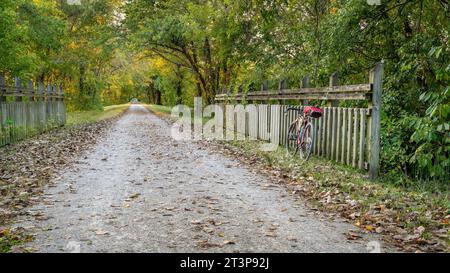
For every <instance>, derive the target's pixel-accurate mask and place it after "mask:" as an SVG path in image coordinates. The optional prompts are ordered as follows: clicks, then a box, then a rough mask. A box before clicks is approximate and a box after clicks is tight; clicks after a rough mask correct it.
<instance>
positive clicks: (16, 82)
mask: <svg viewBox="0 0 450 273" xmlns="http://www.w3.org/2000/svg"><path fill="white" fill-rule="evenodd" d="M14 93H15V95H16V99H15V100H16V101H22V98H21V97H20V78H19V77H14Z"/></svg>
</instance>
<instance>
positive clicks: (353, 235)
mask: <svg viewBox="0 0 450 273" xmlns="http://www.w3.org/2000/svg"><path fill="white" fill-rule="evenodd" d="M360 238H362V237H361V235H359V234H358V233H355V232H352V231H350V232H348V233H347V239H348V240H357V239H360Z"/></svg>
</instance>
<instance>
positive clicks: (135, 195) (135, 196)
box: [128, 193, 141, 199]
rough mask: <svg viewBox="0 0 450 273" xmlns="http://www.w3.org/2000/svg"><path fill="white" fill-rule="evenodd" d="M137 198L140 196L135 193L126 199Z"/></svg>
mask: <svg viewBox="0 0 450 273" xmlns="http://www.w3.org/2000/svg"><path fill="white" fill-rule="evenodd" d="M139 196H141V194H140V193H135V194H133V195H130V197H128V198H130V199H136V198H138V197H139Z"/></svg>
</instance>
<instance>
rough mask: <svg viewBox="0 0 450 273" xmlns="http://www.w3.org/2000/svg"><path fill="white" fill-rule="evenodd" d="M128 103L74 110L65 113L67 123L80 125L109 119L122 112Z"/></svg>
mask: <svg viewBox="0 0 450 273" xmlns="http://www.w3.org/2000/svg"><path fill="white" fill-rule="evenodd" d="M129 107H130V104H121V105H112V106H106V107H104V109H103V110H90V111H75V112H68V113H67V125H68V126H73V125H80V124H86V123H93V122H98V121H102V120H105V119H111V118H114V117H116V116H118V115H121V114H122V113H124V112H125V111H126V110H127V109H128V108H129Z"/></svg>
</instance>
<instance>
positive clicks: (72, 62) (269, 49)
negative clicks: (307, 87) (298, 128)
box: [0, 0, 450, 181]
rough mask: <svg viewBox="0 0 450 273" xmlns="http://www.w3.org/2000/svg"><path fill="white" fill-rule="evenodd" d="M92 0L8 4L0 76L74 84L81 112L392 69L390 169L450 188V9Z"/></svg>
mask: <svg viewBox="0 0 450 273" xmlns="http://www.w3.org/2000/svg"><path fill="white" fill-rule="evenodd" d="M82 2H83V4H82V5H68V4H67V2H66V1H60V2H58V1H52V0H41V1H24V0H19V1H13V0H3V1H2V2H1V3H0V25H1V26H2V28H1V29H0V74H6V75H7V76H9V78H10V76H12V75H20V76H30V77H32V78H34V79H36V80H41V81H47V82H49V81H56V82H61V83H64V86H65V90H66V92H67V95H68V96H67V98H68V100H67V102H68V104H69V109H71V110H88V109H101V106H102V105H109V104H117V103H125V102H128V101H129V100H130V99H131V98H138V99H139V100H141V101H144V102H149V103H154V104H165V105H175V104H178V103H184V104H187V105H192V103H193V100H192V98H193V97H194V96H199V95H200V96H203V98H204V101H206V102H210V103H211V102H212V101H213V98H214V95H215V94H216V93H217V92H218V91H219V90H220V89H221V88H222V87H224V86H227V87H230V86H234V87H235V88H237V86H239V85H241V84H243V86H244V89H248V88H249V87H250V86H252V85H253V86H254V87H255V88H256V89H258V88H259V86H260V84H262V83H263V81H264V80H270V82H269V85H270V87H271V88H277V85H278V81H279V80H282V79H287V81H288V83H289V87H293V86H298V84H299V81H300V79H301V78H302V77H303V76H306V75H309V76H310V79H311V86H324V85H327V84H328V79H329V75H330V74H331V73H332V72H334V71H336V70H337V71H339V77H340V82H341V83H342V84H351V83H361V82H367V80H368V70H369V69H370V68H371V67H372V66H373V65H374V64H375V63H376V62H379V61H380V60H382V59H384V60H385V78H384V82H383V85H384V86H383V98H382V99H383V104H382V110H383V114H382V154H381V159H382V162H381V165H382V167H383V170H382V171H383V172H384V173H389V174H395V175H394V176H395V177H397V176H398V175H397V174H401V175H400V176H405V177H413V178H420V179H423V178H429V179H433V180H434V179H436V180H442V181H448V174H449V173H450V172H449V159H448V154H449V139H450V137H449V129H450V128H449V127H450V123H449V116H448V114H449V111H450V110H449V107H450V106H449V84H448V83H449V82H450V72H449V70H450V66H449V63H450V52H449V47H448V37H449V25H450V19H449V16H448V14H449V12H450V9H449V4H448V1H445V0H410V1H388V0H383V1H381V2H382V3H381V5H375V6H371V5H368V4H367V2H366V1H361V0H349V1H341V0H339V1H335V0H302V1H287V0H276V1H266V0H255V1H229V0H222V1H212V0H204V1H191V0H167V1H155V0H134V1H120V0H110V1H96V0H86V1H82ZM314 103H317V104H320V103H321V102H314ZM341 105H342V106H366V105H363V104H359V103H354V102H343V103H341Z"/></svg>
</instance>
